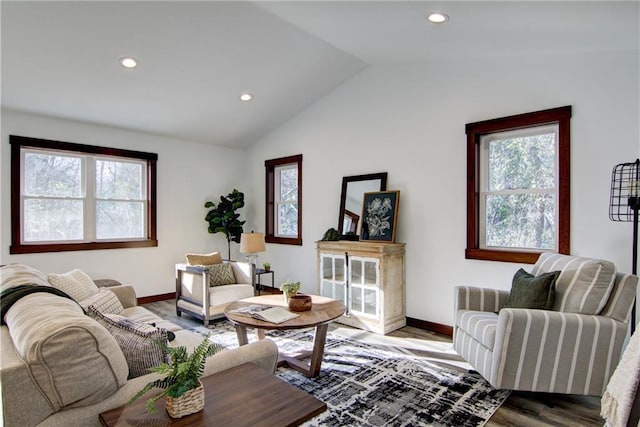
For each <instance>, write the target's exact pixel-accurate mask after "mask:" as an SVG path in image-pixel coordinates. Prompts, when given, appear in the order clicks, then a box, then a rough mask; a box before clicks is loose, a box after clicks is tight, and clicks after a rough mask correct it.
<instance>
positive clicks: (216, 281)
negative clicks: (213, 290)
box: [207, 263, 236, 286]
mask: <svg viewBox="0 0 640 427" xmlns="http://www.w3.org/2000/svg"><path fill="white" fill-rule="evenodd" d="M207 268H208V269H209V286H222V285H233V284H234V283H236V277H235V276H234V274H233V267H232V266H231V264H226V263H224V264H213V265H209V266H207Z"/></svg>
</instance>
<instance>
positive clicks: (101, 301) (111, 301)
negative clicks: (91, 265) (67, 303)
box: [80, 288, 124, 314]
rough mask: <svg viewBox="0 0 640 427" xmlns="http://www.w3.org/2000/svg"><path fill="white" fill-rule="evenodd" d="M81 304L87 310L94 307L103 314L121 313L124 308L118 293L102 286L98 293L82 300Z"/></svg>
mask: <svg viewBox="0 0 640 427" xmlns="http://www.w3.org/2000/svg"><path fill="white" fill-rule="evenodd" d="M80 306H82V308H84V309H85V310H88V309H89V308H94V309H96V310H97V311H99V312H100V313H103V314H105V313H107V314H108V313H112V314H121V313H122V311H123V310H124V307H123V306H122V303H121V302H120V300H119V299H118V297H117V296H116V294H114V293H113V291H111V290H109V289H106V288H101V289H100V290H99V291H98V293H97V294H95V295H93V296H92V297H89V298H87V299H85V300H84V301H80Z"/></svg>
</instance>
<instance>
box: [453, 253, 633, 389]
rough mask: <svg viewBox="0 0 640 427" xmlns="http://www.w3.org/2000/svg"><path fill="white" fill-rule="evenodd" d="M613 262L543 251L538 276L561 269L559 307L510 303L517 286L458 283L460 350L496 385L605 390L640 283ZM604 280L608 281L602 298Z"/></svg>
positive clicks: (457, 339) (457, 338)
mask: <svg viewBox="0 0 640 427" xmlns="http://www.w3.org/2000/svg"><path fill="white" fill-rule="evenodd" d="M605 263H607V262H606V261H601V260H594V259H589V258H580V257H574V256H567V255H559V254H542V255H541V256H540V258H539V259H538V261H537V262H536V265H535V266H534V268H533V271H532V273H533V274H534V275H537V274H541V273H545V272H548V271H561V273H560V276H559V277H558V279H557V281H556V301H555V304H554V309H553V310H532V309H522V308H503V307H504V305H505V303H506V301H507V298H508V297H509V291H502V290H496V289H487V288H475V287H467V286H458V287H456V288H455V293H456V295H455V299H454V304H455V325H454V332H453V333H454V336H453V343H454V348H455V350H456V351H457V352H458V353H459V354H460V355H461V356H462V357H464V358H465V359H466V360H467V361H468V362H469V363H470V364H471V365H472V366H473V367H474V368H475V369H476V370H477V371H478V372H479V373H480V374H481V375H482V376H483V377H484V378H485V379H487V381H489V382H490V383H491V385H492V386H493V387H496V388H501V389H512V390H526V391H538V392H549V393H566V394H583V395H594V396H601V395H602V393H603V392H604V389H605V387H606V385H607V382H608V381H609V378H610V377H611V375H612V374H613V371H614V369H615V368H616V366H617V364H618V361H619V359H620V356H621V353H622V347H623V344H624V341H625V338H626V335H627V328H628V321H629V316H630V313H631V308H632V306H633V301H634V297H635V293H636V286H637V282H638V277H636V276H634V275H629V274H627V275H625V274H621V273H617V272H616V271H615V267H613V268H612V270H610V271H609V273H610V274H609V275H608V276H607V275H606V274H605V273H606V271H605V270H607V268H608V266H607V265H606V264H605ZM608 264H609V266H610V267H612V264H611V263H608ZM591 276H594V277H591ZM598 279H600V282H601V284H604V285H605V286H608V288H607V289H604V290H603V289H600V290H599V292H600V294H599V296H598V295H594V293H597V292H596V288H597V287H598V285H597V283H598ZM607 283H608V285H607ZM580 288H582V293H578V295H576V292H580ZM569 310H571V311H574V312H569ZM580 310H583V311H585V312H586V313H584V312H583V313H581V312H575V311H580Z"/></svg>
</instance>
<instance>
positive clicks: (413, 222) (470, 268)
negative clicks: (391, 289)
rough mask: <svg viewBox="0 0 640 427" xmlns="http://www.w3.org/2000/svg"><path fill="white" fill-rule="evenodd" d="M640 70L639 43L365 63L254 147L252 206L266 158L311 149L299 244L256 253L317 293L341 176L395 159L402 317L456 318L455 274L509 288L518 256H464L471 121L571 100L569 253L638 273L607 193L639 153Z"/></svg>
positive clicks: (388, 165) (626, 231)
mask: <svg viewBox="0 0 640 427" xmlns="http://www.w3.org/2000/svg"><path fill="white" fill-rule="evenodd" d="M638 75H639V69H638V51H630V52H628V51H620V52H609V53H584V54H575V55H562V56H539V57H529V58H510V59H487V60H459V61H455V60H448V61H441V62H433V63H429V64H423V65H410V64H407V65H396V66H375V67H371V68H369V69H367V70H365V71H363V72H362V73H360V74H359V75H357V76H356V77H354V78H353V79H352V80H350V81H349V82H347V83H345V84H344V85H342V86H341V87H339V88H338V89H336V90H335V91H334V92H332V93H331V94H329V95H327V96H326V97H325V98H324V99H322V100H321V101H319V102H317V103H316V104H314V105H313V106H311V107H310V108H308V109H307V110H305V111H304V112H302V113H301V114H299V115H298V116H297V117H296V118H294V119H292V120H291V121H289V122H288V123H287V124H286V125H284V126H282V127H281V128H279V129H278V130H276V131H274V132H272V133H271V134H270V135H268V136H266V137H264V138H263V139H262V140H261V141H259V142H258V144H256V145H255V146H254V147H253V148H252V149H251V152H250V156H249V157H250V166H251V168H252V169H253V170H255V171H257V173H254V175H253V182H252V185H251V186H252V188H253V193H254V195H255V200H256V204H255V206H254V209H255V210H256V215H254V216H252V217H253V218H264V212H263V209H264V208H263V206H264V194H263V193H264V172H263V171H264V160H265V159H270V158H277V157H281V156H287V155H293V154H298V153H302V154H303V155H304V159H303V196H302V197H303V229H302V231H303V246H302V247H299V246H287V245H276V244H268V245H267V252H266V253H265V254H261V259H262V260H269V261H270V262H271V264H272V268H273V269H274V270H275V272H276V273H275V274H276V282H281V281H283V280H285V279H286V278H291V279H296V280H301V281H302V282H303V290H304V291H306V292H315V291H316V253H315V243H314V242H315V241H316V240H319V239H320V238H321V237H322V235H323V233H324V232H325V231H326V230H327V229H328V228H330V227H337V221H338V206H339V201H340V186H341V179H342V177H343V176H345V175H357V174H364V173H373V172H384V171H387V172H388V173H389V182H388V189H390V190H400V191H401V199H400V217H399V223H398V235H397V241H398V242H405V243H406V244H407V258H406V279H407V315H408V316H410V317H413V318H418V319H423V320H427V321H432V322H437V323H443V324H449V325H451V324H452V321H453V319H452V307H453V287H454V286H455V285H459V284H465V285H482V286H493V287H499V288H502V289H509V288H510V286H511V278H512V276H513V274H514V273H515V271H516V270H517V269H518V268H519V267H520V265H518V264H509V263H498V262H486V261H476V260H466V259H465V258H464V250H465V242H466V202H465V191H466V139H465V127H464V126H465V124H466V123H469V122H474V121H479V120H486V119H491V118H496V117H503V116H507V115H512V114H518V113H525V112H531V111H537V110H542V109H547V108H554V107H560V106H564V105H572V106H573V118H572V122H571V131H572V136H571V150H572V151H571V191H572V194H571V248H572V249H571V251H572V253H573V254H576V255H584V256H591V257H601V258H606V259H610V260H612V261H614V262H615V263H616V264H617V265H618V266H619V269H621V270H624V271H630V269H631V260H630V258H631V224H628V223H626V224H625V223H613V222H610V221H609V219H608V203H609V180H610V174H611V170H612V168H613V166H614V165H615V164H617V163H621V162H627V161H633V160H635V159H636V157H638V152H639V150H638V147H639V140H640V133H639V131H638V125H639V113H640V108H639V105H638V104H639V99H638V98H639V97H638V94H639V88H638ZM260 221H263V220H260ZM255 228H256V229H260V230H264V225H263V223H262V222H259V225H258V226H256V227H255ZM523 267H525V268H530V266H523Z"/></svg>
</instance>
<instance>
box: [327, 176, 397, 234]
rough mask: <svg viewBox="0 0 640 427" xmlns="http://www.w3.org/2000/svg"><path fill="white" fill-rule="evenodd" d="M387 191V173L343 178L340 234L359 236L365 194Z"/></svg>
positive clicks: (339, 220) (339, 221)
mask: <svg viewBox="0 0 640 427" xmlns="http://www.w3.org/2000/svg"><path fill="white" fill-rule="evenodd" d="M386 189H387V173H386V172H381V173H370V174H366V175H354V176H345V177H343V178H342V194H341V195H340V214H339V217H338V232H339V233H340V234H341V235H347V234H352V233H353V234H355V236H359V235H360V226H361V221H360V215H361V214H362V202H363V197H364V193H367V192H371V191H385V190H386ZM356 240H357V237H356Z"/></svg>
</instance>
